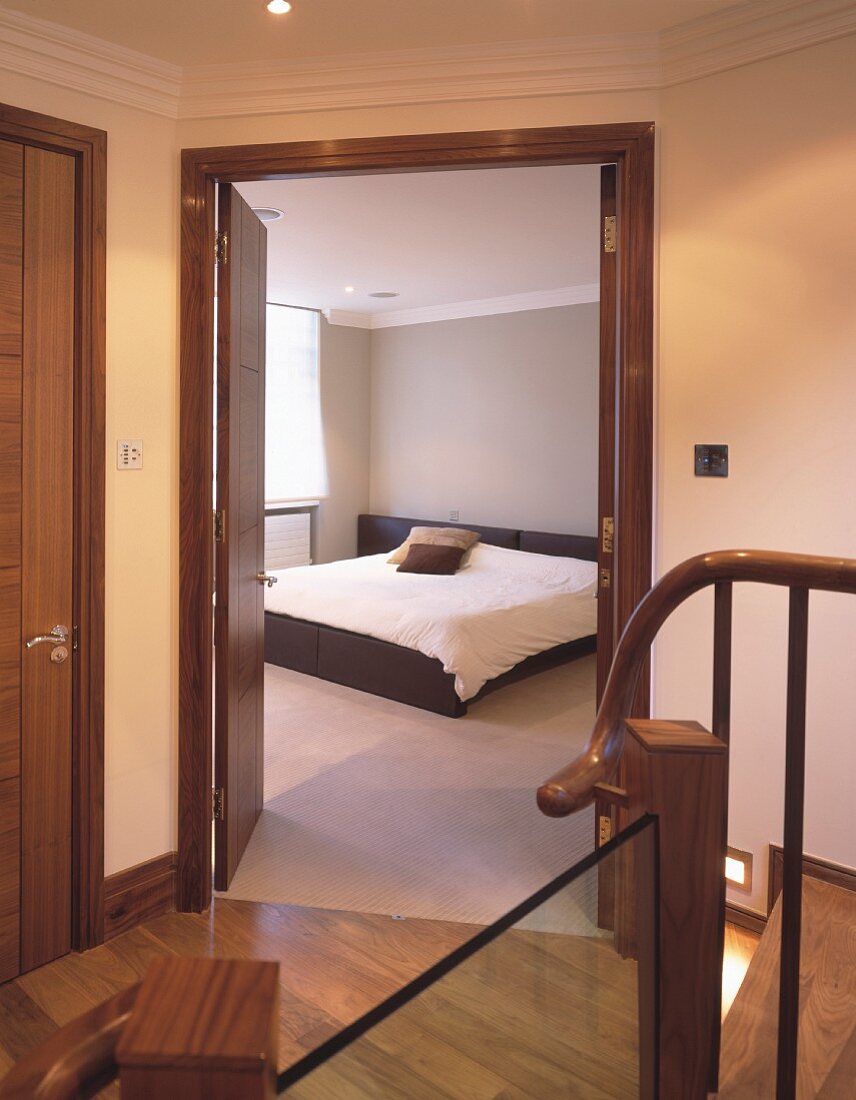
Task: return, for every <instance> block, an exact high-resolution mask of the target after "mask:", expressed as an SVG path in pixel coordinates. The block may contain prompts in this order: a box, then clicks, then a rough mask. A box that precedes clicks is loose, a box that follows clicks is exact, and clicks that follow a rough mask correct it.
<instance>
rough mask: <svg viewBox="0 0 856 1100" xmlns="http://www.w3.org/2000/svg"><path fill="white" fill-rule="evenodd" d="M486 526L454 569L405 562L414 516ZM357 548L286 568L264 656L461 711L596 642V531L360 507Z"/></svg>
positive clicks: (271, 601) (451, 712)
mask: <svg viewBox="0 0 856 1100" xmlns="http://www.w3.org/2000/svg"><path fill="white" fill-rule="evenodd" d="M417 525H418V526H423V527H460V528H464V527H465V529H467V530H470V531H475V532H478V534H479V535H480V536H481V538H480V540H479V542H478V543H477V544H476V546H475V547H474V548H473V550H472V552H471V556H470V558H469V561H468V563H467V564H466V565H465V566H464V567H463V568H462V569H461V570H460V571H459V572H458V573H456V574H454V575H453V576H425V575H412V574H406V573H400V572H398V571H397V570H396V568H395V566H394V565H389V564H387V558H388V557H389V555H390V553H391V552H392V551H393V550H394V549H395V548H396V547H397V546H399V545H400V544H401V543H403V542H404V540H405V539H406V538H407V536H408V535H409V533H410V530H411V528H412V527H414V526H417ZM357 553H358V556H357V558H355V559H351V560H348V561H341V562H332V563H330V564H328V565H316V566H303V567H298V568H295V569H287V570H282V571H280V572H279V573H277V579H278V583H277V584H276V585H275V586H274V587H273V588H270V589H267V590H266V591H265V660H266V661H267V662H269V663H272V664H276V665H280V666H282V667H284V668H290V669H293V670H295V671H297V672H303V673H307V674H308V675H311V676H317V677H319V678H321V679H324V680H330V681H332V682H334V683H338V684H344V685H345V686H347V687H352V688H357V689H359V690H361V691H366V692H370V693H372V694H374V695H381V696H383V697H384V698H387V699H394V700H397V701H398V702H402V703H408V704H410V705H411V706H416V707H421V708H422V709H424V710H430V711H434V712H435V713H437V714H443V715H447V716H449V717H452V718H458V717H461V716H462V715H464V714H466V712H467V708H468V705H469V704H470V703H473V702H475V701H477V700H478V699H481V698H482V697H483V696H485V695H486V694H488V693H489V692H491V691H495V690H496V689H497V688H499V687H502V686H504V685H505V684H508V683H512V682H514V681H515V680H519V679H522V678H523V677H525V676H530V675H532V674H533V673H536V672H540V671H542V670H544V669H547V668H553V667H555V666H557V665H560V664H564V663H565V662H567V661H572V660H576V659H577V658H578V657H581V656H584V655H585V654H588V653H593V652H594V651H595V648H596V633H595V632H596V621H597V604H596V600H595V598H594V597H595V593H596V572H597V569H596V560H597V540H596V539H594V538H590V537H587V536H582V535H560V534H552V533H549V532H538V531H520V530H514V529H511V528H501V527H479V526H475V525H472V524H467V525H463V524H452V523H439V522H436V521H431V520H415V519H406V518H402V517H395V516H375V515H361V516H360V517H359V519H358V526H357Z"/></svg>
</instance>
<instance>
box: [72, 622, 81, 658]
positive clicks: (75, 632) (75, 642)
mask: <svg viewBox="0 0 856 1100" xmlns="http://www.w3.org/2000/svg"><path fill="white" fill-rule="evenodd" d="M79 646H80V627H79V626H73V627H72V628H71V651H72V653H77V650H78V647H79Z"/></svg>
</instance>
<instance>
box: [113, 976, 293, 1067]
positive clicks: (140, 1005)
mask: <svg viewBox="0 0 856 1100" xmlns="http://www.w3.org/2000/svg"><path fill="white" fill-rule="evenodd" d="M278 1001H279V964H278V963H275V962H256V961H252V960H243V959H241V960H238V959H206V958H176V957H174V956H173V957H170V958H162V959H155V960H154V962H153V963H152V964H151V966H150V967H149V970H148V973H147V974H146V977H145V978H144V980H143V983H142V986H141V988H140V992H139V994H138V996H137V1000H136V1004H135V1005H134V1010H133V1012H132V1014H131V1019H130V1020H129V1022H128V1024H127V1026H126V1027H125V1029H124V1031H123V1033H122V1036H121V1038H120V1040H119V1043H118V1045H117V1048H116V1061H117V1063H118V1065H119V1066H120V1067H121V1068H125V1067H132V1066H133V1067H144V1066H145V1067H154V1066H161V1067H164V1068H167V1067H168V1068H174V1069H179V1068H186V1069H198V1068H199V1067H201V1066H203V1065H206V1066H209V1067H210V1068H212V1069H215V1068H216V1069H218V1070H231V1071H235V1072H241V1071H259V1070H260V1069H261V1068H262V1067H263V1065H264V1063H265V1062H266V1061H268V1060H269V1059H270V1058H271V1056H272V1055H273V1054H274V1051H273V1050H272V1026H271V1024H272V1021H276V1019H277V1012H278ZM274 1045H275V1044H274Z"/></svg>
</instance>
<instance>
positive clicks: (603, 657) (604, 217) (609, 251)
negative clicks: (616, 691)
mask: <svg viewBox="0 0 856 1100" xmlns="http://www.w3.org/2000/svg"><path fill="white" fill-rule="evenodd" d="M616 181H617V168H616V166H615V165H614V164H604V165H602V166H601V169H600V225H601V234H600V241H601V247H600V413H599V419H600V424H599V442H598V451H599V459H598V553H597V568H598V588H597V702H598V705H599V704H600V699H601V696H602V695H603V689H604V687H605V686H606V678H607V676H608V675H609V668H610V665H611V664H612V654H613V652H614V650H615V643H616V638H615V601H614V598H613V586H612V579H613V578H612V574H613V541H614V526H615V519H614V517H615V512H616V508H615V499H616V485H615V443H616V440H615V405H616V401H615V383H616V376H617V372H616V369H615V364H616V355H617V352H618V335H617V329H616V326H617V324H618V270H617V263H616V257H617V252H616V242H617V237H618V234H617V232H616V231H615V219H616V215H617V204H616V186H617V184H616ZM609 219H612V222H611V224H610V221H609Z"/></svg>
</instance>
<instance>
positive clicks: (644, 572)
mask: <svg viewBox="0 0 856 1100" xmlns="http://www.w3.org/2000/svg"><path fill="white" fill-rule="evenodd" d="M608 163H615V164H616V165H617V166H618V211H619V216H618V242H617V246H618V253H617V255H618V263H619V269H620V273H619V317H618V334H619V359H618V388H617V409H616V432H617V439H618V448H617V452H618V453H617V455H616V502H615V511H614V513H613V514H614V516H615V552H614V559H615V560H614V568H613V577H612V584H613V601H614V613H615V631H614V636H615V637H616V638H617V637H618V636H619V634H620V631H621V628H622V626H623V625H624V623H625V622H626V620H627V618H628V617H629V615H630V613H631V612H632V610H633V608H634V607H635V606H636V604H637V603H638V601H639V599H640V598H641V597H642V595H643V594H644V593H645V592H647V590H648V588H649V587H650V584H651V548H652V499H653V485H652V469H653V323H654V312H653V251H654V125H653V123H650V122H640V123H626V124H625V123H619V124H615V125H604V126H570V127H550V128H543V129H531V130H491V131H481V132H476V133H456V134H417V135H411V136H407V137H375V138H351V139H347V140H342V141H307V142H290V143H282V144H274V145H237V146H225V147H221V148H211V149H185V150H183V151H182V158H181V373H180V429H179V433H180V434H179V438H180V450H181V455H180V493H179V509H180V518H179V654H178V661H179V668H178V678H179V804H178V883H177V907H178V908H179V909H181V910H196V911H199V910H202V909H204V908H205V907H206V906H207V905H208V903H209V901H210V898H211V755H212V754H211V717H212V715H211V711H212V706H211V687H212V684H211V667H212V615H211V579H212V577H213V571H214V542H213V513H212V509H211V485H212V477H213V469H212V446H211V432H212V427H211V426H212V423H213V392H214V379H213V363H214V347H213V331H214V316H213V313H214V262H213V261H214V251H213V250H214V188H215V183H216V182H218V181H220V182H229V183H236V182H240V181H246V180H254V179H255V180H258V179H287V178H293V177H300V176H315V175H328V174H333V173H337V174H358V173H370V172H401V171H408V170H422V171H425V170H431V169H450V168H490V167H502V166H507V167H511V166H523V165H547V164H608ZM639 704H640V706H639V712H640V713H644V712H645V709H646V707H647V685H646V687H645V690H644V691H643V693H642V696H641V698H640V700H639ZM533 797H534V793H533Z"/></svg>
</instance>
